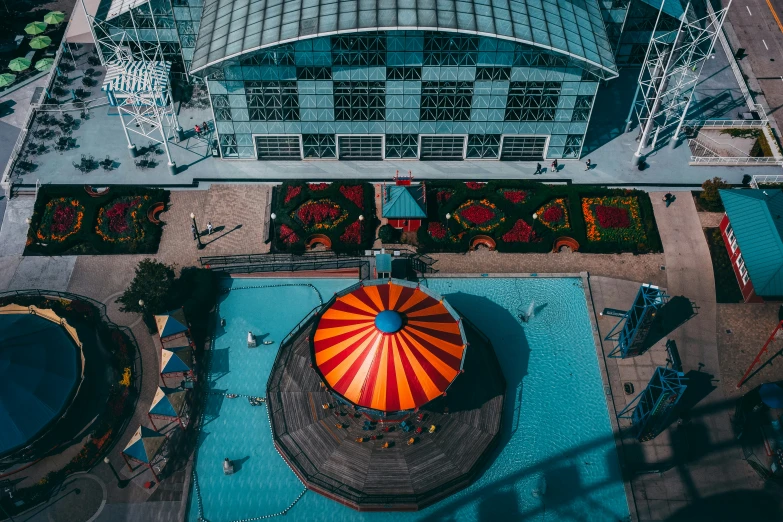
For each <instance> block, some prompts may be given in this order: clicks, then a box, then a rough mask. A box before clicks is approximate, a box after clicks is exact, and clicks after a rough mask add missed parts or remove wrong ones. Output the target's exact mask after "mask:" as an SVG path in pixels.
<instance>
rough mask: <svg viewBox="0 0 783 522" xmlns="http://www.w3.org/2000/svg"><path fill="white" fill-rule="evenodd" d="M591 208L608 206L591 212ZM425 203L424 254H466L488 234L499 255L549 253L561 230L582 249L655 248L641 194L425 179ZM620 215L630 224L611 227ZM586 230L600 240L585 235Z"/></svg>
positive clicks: (421, 233)
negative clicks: (586, 206) (585, 205)
mask: <svg viewBox="0 0 783 522" xmlns="http://www.w3.org/2000/svg"><path fill="white" fill-rule="evenodd" d="M584 199H588V200H596V204H594V205H592V207H590V208H591V210H590V213H591V216H592V217H591V219H593V220H594V222H595V223H594V225H593V224H591V223H590V222H589V220H587V219H585V217H584V215H583V212H582V208H581V205H582V201H583V200H584ZM596 205H597V206H600V207H611V208H612V209H609V210H606V209H600V210H597V211H595V210H594V208H595V206H596ZM427 207H428V208H427V214H428V220H427V221H426V222H425V223H423V226H422V227H421V228H420V229H419V233H418V244H419V249H420V250H421V251H423V252H466V251H468V249H469V248H470V244H471V241H472V239H473V238H474V237H475V236H477V235H486V236H489V237H491V238H492V239H493V240H494V241H495V242H496V244H497V249H498V251H500V252H550V251H551V250H552V246H553V244H554V242H555V240H556V239H557V238H558V237H559V236H560V235H563V233H566V234H567V235H568V236H569V237H571V238H573V239H574V240H575V241H576V242H578V243H579V245H580V251H584V252H592V253H615V252H634V253H645V252H650V251H653V252H660V251H661V245H660V238H659V236H658V232H657V229H656V227H655V218H654V215H653V212H652V205H651V204H650V200H649V196H648V195H647V194H646V193H645V192H642V191H635V190H624V189H607V188H603V187H591V186H585V185H570V186H569V185H545V184H541V183H536V182H532V181H526V180H499V181H490V182H487V183H486V184H484V183H478V182H471V183H464V182H461V181H433V182H429V183H427ZM613 209H618V210H613ZM596 212H598V213H600V214H601V216H600V219H602V220H604V224H605V227H601V225H600V219H599V216H597V215H596ZM624 213H627V216H628V220H629V223H630V226H629V227H627V228H611V227H612V226H614V227H620V226H622V225H623V221H622V218H623V215H624ZM533 214H536V219H533ZM446 215H449V217H450V219H447V218H446ZM588 227H591V228H590V230H591V234H592V235H593V236H594V237H597V235H600V240H597V241H596V240H589V239H588V237H587V230H588ZM596 227H598V228H596ZM599 228H600V231H598V229H599ZM597 231H598V232H597Z"/></svg>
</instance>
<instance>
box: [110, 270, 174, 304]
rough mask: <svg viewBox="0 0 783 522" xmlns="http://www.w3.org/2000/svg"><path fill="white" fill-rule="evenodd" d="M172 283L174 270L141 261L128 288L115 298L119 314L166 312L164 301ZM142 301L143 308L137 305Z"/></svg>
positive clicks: (167, 296) (167, 297)
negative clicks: (118, 306)
mask: <svg viewBox="0 0 783 522" xmlns="http://www.w3.org/2000/svg"><path fill="white" fill-rule="evenodd" d="M173 283H174V269H173V268H172V267H170V266H169V265H166V264H164V263H160V262H158V261H155V260H153V259H142V260H141V261H140V262H139V264H138V266H137V267H136V275H135V276H134V277H133V281H131V284H130V286H129V287H128V288H127V289H126V290H125V292H123V294H122V295H121V296H120V297H118V298H117V301H116V302H117V303H118V304H119V305H120V311H121V312H134V313H142V312H147V313H152V314H157V313H161V312H165V311H166V301H167V299H169V293H170V292H171V287H172V285H173ZM139 300H143V301H144V307H142V306H141V305H140V304H139Z"/></svg>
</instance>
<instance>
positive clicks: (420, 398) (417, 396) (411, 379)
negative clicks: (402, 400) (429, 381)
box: [400, 350, 428, 406]
mask: <svg viewBox="0 0 783 522" xmlns="http://www.w3.org/2000/svg"><path fill="white" fill-rule="evenodd" d="M400 359H402V367H403V369H404V370H405V380H406V381H408V387H409V388H410V390H411V395H412V396H413V404H414V405H415V406H422V405H424V404H425V403H427V402H428V399H427V394H426V393H424V389H423V388H422V387H421V383H420V382H419V379H418V377H416V372H415V371H413V366H411V363H410V361H409V360H408V356H407V355H406V354H405V351H404V350H400Z"/></svg>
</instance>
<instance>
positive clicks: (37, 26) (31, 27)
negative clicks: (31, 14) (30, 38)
mask: <svg viewBox="0 0 783 522" xmlns="http://www.w3.org/2000/svg"><path fill="white" fill-rule="evenodd" d="M46 25H47V24H46V22H30V23H29V24H27V25H26V26H24V32H25V33H27V34H41V33H42V32H44V31H46Z"/></svg>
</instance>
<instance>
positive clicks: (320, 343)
mask: <svg viewBox="0 0 783 522" xmlns="http://www.w3.org/2000/svg"><path fill="white" fill-rule="evenodd" d="M364 328H369V329H368V330H367V333H368V334H371V333H373V332H374V331H375V327H374V326H371V325H367V326H364V327H363V328H356V329H354V330H351V331H350V332H345V333H341V334H339V335H335V336H334V337H330V338H328V339H319V340H317V341H315V342H314V343H313V345H314V346H315V353H318V352H320V351H322V350H326V349H327V348H331V347H332V346H334V345H335V344H337V343H341V342H343V341H345V340H346V339H350V338H351V337H353V336H354V335H358V334H359V333H360V332H361V331H362V330H363V329H364ZM346 349H347V350H348V351H350V349H349V348H346Z"/></svg>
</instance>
